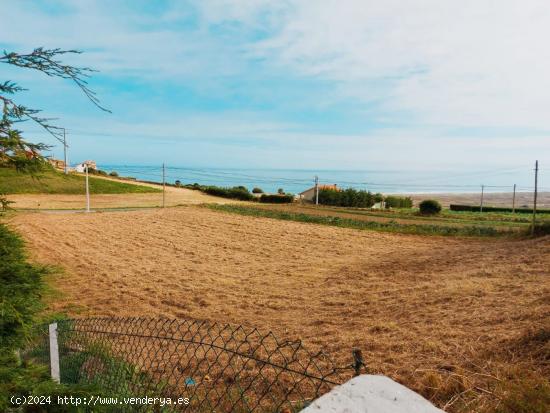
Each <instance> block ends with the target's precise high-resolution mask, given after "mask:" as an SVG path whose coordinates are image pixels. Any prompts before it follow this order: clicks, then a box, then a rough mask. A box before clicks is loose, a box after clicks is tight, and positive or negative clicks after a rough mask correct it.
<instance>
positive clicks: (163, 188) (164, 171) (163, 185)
mask: <svg viewBox="0 0 550 413" xmlns="http://www.w3.org/2000/svg"><path fill="white" fill-rule="evenodd" d="M165 202H166V168H165V167H164V163H163V164H162V207H163V208H164V205H165Z"/></svg>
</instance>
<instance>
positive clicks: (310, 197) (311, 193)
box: [298, 184, 341, 201]
mask: <svg viewBox="0 0 550 413" xmlns="http://www.w3.org/2000/svg"><path fill="white" fill-rule="evenodd" d="M321 189H330V190H332V191H341V189H340V188H338V186H337V185H336V184H333V185H319V191H320V190H321ZM298 198H299V199H303V200H304V201H315V187H314V186H312V187H311V188H309V189H306V190H305V191H304V192H300V193H299V194H298Z"/></svg>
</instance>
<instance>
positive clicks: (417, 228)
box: [205, 204, 517, 237]
mask: <svg viewBox="0 0 550 413" xmlns="http://www.w3.org/2000/svg"><path fill="white" fill-rule="evenodd" d="M205 206H206V207H207V208H210V209H213V210H216V211H224V212H230V213H235V214H240V215H248V216H256V217H265V218H275V219H282V220H286V221H297V222H307V223H313V224H321V225H331V226H336V227H342V228H353V229H360V230H373V231H382V232H397V233H404V234H420V235H443V236H470V237H471V236H474V237H495V236H499V235H505V234H509V235H511V234H516V233H517V232H515V231H514V232H512V231H505V230H497V229H496V228H493V227H487V226H460V227H451V226H444V225H437V224H400V223H397V222H392V221H390V222H375V221H363V220H355V219H351V218H341V217H336V216H321V215H309V214H304V213H296V212H285V211H279V210H270V209H264V208H255V207H250V206H244V205H213V204H212V205H210V204H208V205H205Z"/></svg>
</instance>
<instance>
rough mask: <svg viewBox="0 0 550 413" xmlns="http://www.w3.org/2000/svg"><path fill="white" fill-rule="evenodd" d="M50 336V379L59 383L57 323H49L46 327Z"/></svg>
mask: <svg viewBox="0 0 550 413" xmlns="http://www.w3.org/2000/svg"><path fill="white" fill-rule="evenodd" d="M48 330H49V336H50V366H51V373H52V379H53V380H54V381H55V382H57V383H59V382H60V380H61V375H60V371H59V347H58V345H57V323H51V324H50V325H49V326H48Z"/></svg>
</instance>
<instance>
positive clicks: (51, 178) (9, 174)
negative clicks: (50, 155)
mask: <svg viewBox="0 0 550 413" xmlns="http://www.w3.org/2000/svg"><path fill="white" fill-rule="evenodd" d="M89 179H90V181H89V183H90V193H92V194H127V193H147V192H160V189H157V188H151V187H147V186H140V185H133V184H130V183H125V182H117V181H111V180H107V179H101V178H96V177H92V176H91V177H90V178H89ZM84 193H85V178H84V176H82V175H76V174H69V175H65V174H63V173H62V172H58V171H56V170H53V169H50V170H45V171H43V172H40V173H38V174H35V175H29V174H24V173H20V172H17V171H16V170H15V169H12V168H0V194H84Z"/></svg>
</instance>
